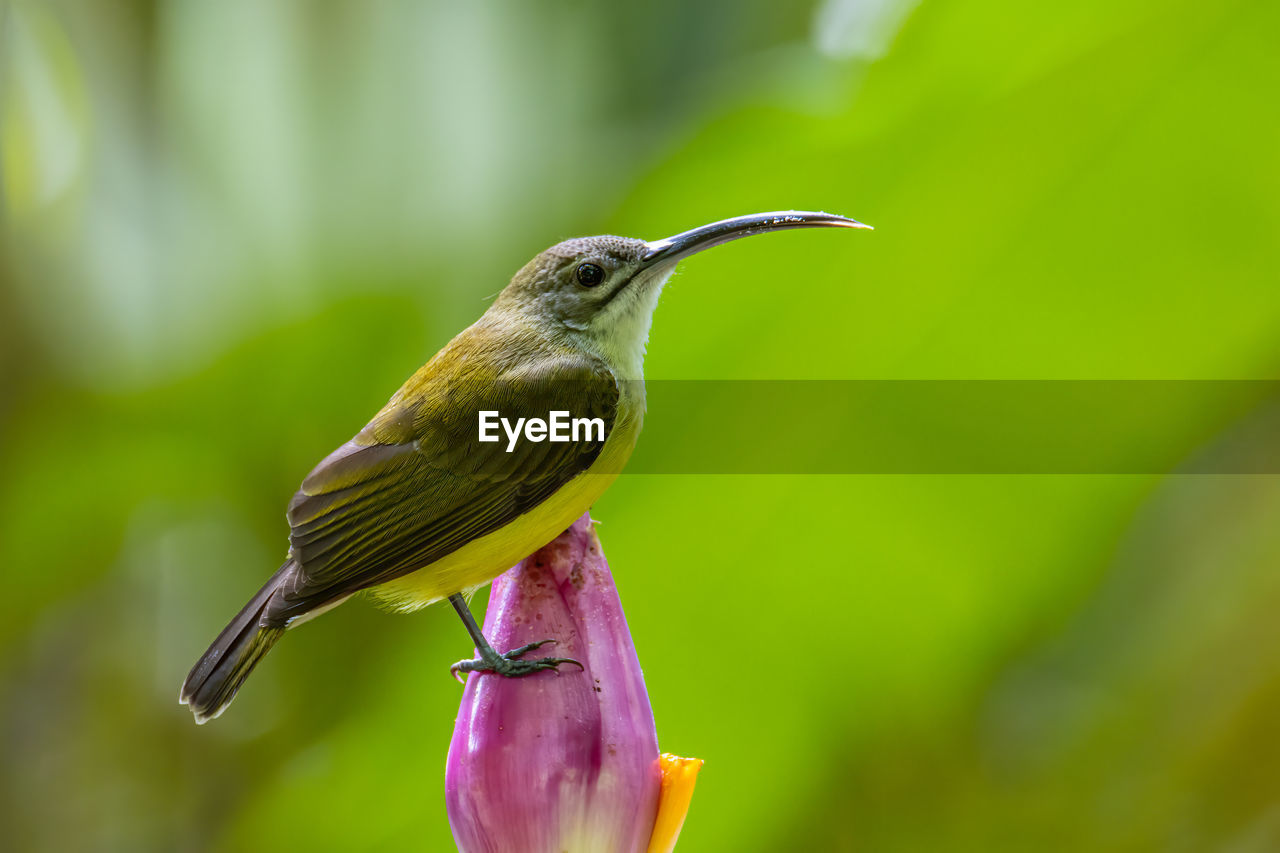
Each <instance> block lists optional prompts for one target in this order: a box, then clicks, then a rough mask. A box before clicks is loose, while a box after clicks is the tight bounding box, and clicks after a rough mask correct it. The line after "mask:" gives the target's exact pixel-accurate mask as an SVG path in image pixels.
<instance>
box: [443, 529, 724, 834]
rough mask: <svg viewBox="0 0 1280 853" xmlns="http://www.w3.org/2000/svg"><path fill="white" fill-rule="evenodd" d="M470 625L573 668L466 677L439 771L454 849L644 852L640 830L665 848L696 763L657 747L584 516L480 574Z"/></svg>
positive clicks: (623, 627)
mask: <svg viewBox="0 0 1280 853" xmlns="http://www.w3.org/2000/svg"><path fill="white" fill-rule="evenodd" d="M484 633H485V636H486V638H488V640H489V642H490V643H491V644H492V645H493V646H494V648H496V649H498V650H499V651H503V650H506V649H511V648H516V647H518V646H523V645H525V644H527V643H531V642H536V641H539V640H545V639H554V640H555V641H556V645H554V646H544V647H543V649H541V650H535V651H534V652H531V653H530V655H529V656H530V657H533V656H535V655H539V654H544V655H545V654H551V655H554V656H555V657H566V658H573V659H574V660H577V661H580V662H581V663H582V665H583V666H584V667H585V669H584V670H583V671H579V670H578V668H577V667H574V666H571V665H565V666H562V667H561V668H560V671H559V672H552V671H546V672H539V673H536V674H534V675H530V676H527V677H524V678H503V677H501V676H496V675H493V674H492V673H471V675H470V676H469V677H468V679H467V685H466V689H465V691H464V693H463V698H462V707H461V709H460V711H459V713H458V719H457V723H456V725H455V727H454V731H453V741H452V742H451V743H450V746H449V761H448V765H447V768H446V771H445V797H446V803H447V806H448V812H449V824H450V826H451V827H452V829H453V834H454V838H455V839H456V840H457V843H458V848H459V850H461V851H463V853H479V851H487V852H488V853H506V851H513V853H540V852H541V851H547V853H553V851H554V853H559V851H590V853H645V851H647V850H649V849H650V843H651V841H652V842H653V843H654V844H655V847H654V848H653V849H655V850H664V851H665V850H670V849H671V848H672V847H673V846H674V844H675V836H676V835H677V834H678V833H679V830H680V824H681V823H682V822H683V819H684V813H685V811H687V809H688V798H689V796H691V794H692V786H693V778H694V776H696V773H697V766H700V765H701V762H693V763H691V762H689V761H688V760H684V759H675V758H673V757H671V756H666V757H663V758H660V757H659V754H658V737H657V732H656V730H655V728H654V722H653V710H652V709H651V708H650V706H649V696H648V693H647V692H646V691H645V686H644V676H643V675H642V674H641V672H640V661H639V659H638V658H637V657H636V652H635V649H634V647H633V646H632V644H631V634H630V632H629V631H628V630H627V621H626V618H625V616H624V615H623V613H622V604H621V602H620V601H619V600H618V592H617V589H616V588H615V587H614V585H613V578H612V576H611V575H610V573H609V566H608V564H607V563H606V562H605V559H604V554H603V552H602V551H601V548H600V540H599V539H598V538H597V537H596V534H595V529H594V526H593V525H592V523H591V519H590V517H589V516H586V515H584V516H583V517H582V518H581V519H579V520H578V521H577V522H576V523H575V524H574V525H573V526H572V527H571V528H569V529H568V530H566V531H565V532H564V533H562V534H561V535H560V536H559V537H558V538H557V539H556V540H555V541H553V542H552V543H551V544H549V545H547V546H546V547H544V548H543V549H542V550H540V551H538V552H537V553H536V554H534V555H533V556H531V557H529V558H528V559H526V560H524V561H523V562H522V563H521V564H520V565H518V566H516V567H515V568H513V569H511V570H510V571H508V572H506V573H505V574H503V575H502V576H501V577H499V578H498V579H497V580H495V581H494V582H493V591H492V593H491V594H490V598H489V609H488V613H487V614H486V616H485V622H484ZM664 774H665V780H666V784H665V786H664ZM673 779H674V780H676V783H677V784H676V790H675V794H674V796H673V795H672V793H671V790H667V789H671V788H672V784H673V783H672V780H673ZM660 800H661V801H662V803H663V804H664V811H663V814H662V815H661V819H660V816H659V802H660ZM667 803H672V804H674V806H673V808H665V806H666V804H667ZM673 809H674V810H678V811H679V814H678V815H677V814H675V813H674V810H673ZM655 825H658V827H659V832H658V833H656V834H655ZM659 836H660V837H659Z"/></svg>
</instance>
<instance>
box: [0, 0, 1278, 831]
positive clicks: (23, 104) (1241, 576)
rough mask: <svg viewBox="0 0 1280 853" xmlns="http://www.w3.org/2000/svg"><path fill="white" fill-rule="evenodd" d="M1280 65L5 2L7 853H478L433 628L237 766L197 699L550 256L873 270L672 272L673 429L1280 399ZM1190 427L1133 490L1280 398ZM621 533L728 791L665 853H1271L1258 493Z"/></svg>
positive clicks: (832, 479) (1263, 508) (1100, 486)
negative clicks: (978, 394) (765, 411)
mask: <svg viewBox="0 0 1280 853" xmlns="http://www.w3.org/2000/svg"><path fill="white" fill-rule="evenodd" d="M1278 26H1280V6H1278V5H1277V4H1275V3H1270V2H1266V0H1253V2H1249V1H1248V0H1240V2H1235V0H1224V1H1223V2H1219V3H1211V4H1205V3H1192V2H1186V1H1185V0H1158V2H1157V0H1119V2H1117V0H1106V1H1105V2H1103V1H1102V0H1081V2H1075V3H1065V4H1064V3H1057V4H1034V3H1010V2H1004V3H1001V2H994V0H969V2H946V0H919V2H916V0H822V2H794V3H780V2H776V0H715V2H698V3H690V2H687V0H651V2H648V3H643V4H641V3H633V4H607V3H587V2H561V1H560V0H551V1H550V2H528V0H509V2H496V1H494V2H490V0H483V1H482V2H473V3H458V2H445V0H432V2H403V3H389V2H354V1H353V2H326V3H320V2H313V3H307V2H301V1H300V0H297V2H285V1H284V0H280V2H271V3H259V2H254V0H224V1H223V2H219V3H200V2H178V1H177V0H174V1H173V2H162V1H161V0H126V2H116V3H85V2H76V0H50V2H37V1H36V0H6V2H2V3H0V198H2V215H3V223H2V235H3V236H2V242H0V573H2V577H3V580H4V586H3V589H4V592H3V595H0V755H2V756H3V758H2V760H0V827H2V828H3V829H2V830H0V832H2V833H3V836H4V841H3V846H4V847H5V848H6V849H12V850H24V851H25V850H37V851H44V850H50V851H52V850H57V851H65V850H113V851H114V850H157V851H200V850H266V849H284V850H292V849H310V850H405V849H422V850H443V849H449V846H450V844H451V841H450V836H449V832H448V827H447V823H446V820H445V815H444V803H443V791H442V788H443V769H444V758H445V751H446V748H447V744H448V740H449V735H450V731H451V727H452V724H453V717H454V714H455V712H456V709H457V702H458V700H459V698H460V690H459V689H458V687H457V685H456V684H455V683H454V682H452V681H451V680H450V679H449V677H448V674H447V671H446V667H447V665H448V664H449V663H450V662H452V661H453V660H455V659H457V658H459V657H461V656H462V655H463V654H465V653H466V651H467V649H466V647H465V640H464V637H463V634H462V631H461V629H460V627H459V625H458V624H457V621H456V618H455V617H454V615H453V614H452V613H451V612H449V611H448V609H447V608H446V609H441V608H433V609H431V610H428V611H426V612H423V613H420V614H417V615H414V616H412V617H392V616H388V615H386V614H383V613H380V612H378V611H377V610H376V609H374V608H373V607H372V606H371V605H370V604H368V603H365V602H359V603H353V604H349V605H348V606H346V607H343V608H341V609H339V610H337V611H335V612H333V613H332V614H330V615H328V616H326V617H325V618H324V619H321V620H318V621H317V622H315V623H314V624H311V625H308V626H307V627H306V628H305V629H303V630H302V631H299V632H298V634H297V635H292V636H291V637H290V638H289V641H288V642H285V643H282V644H281V645H280V646H279V647H278V649H277V650H276V651H275V652H273V653H272V655H271V656H270V657H269V658H268V659H267V660H266V661H265V663H264V664H263V665H262V666H261V667H260V668H259V670H258V671H257V673H256V674H255V675H254V677H253V679H252V680H251V681H250V682H249V684H248V687H247V688H246V689H245V690H244V691H243V693H242V694H241V696H240V698H239V699H238V700H237V702H236V704H235V706H234V707H233V708H232V709H231V711H230V712H229V713H228V714H226V715H225V716H224V717H223V718H221V719H220V720H218V721H217V723H215V724H213V725H210V726H206V727H203V728H197V727H195V726H194V725H192V722H191V719H190V716H189V714H188V713H187V712H186V710H185V709H183V708H180V707H179V706H178V705H177V704H176V701H175V700H176V694H177V688H178V684H179V682H180V681H181V679H182V677H183V675H184V674H185V672H186V670H187V668H188V667H189V666H190V664H191V663H192V662H193V661H194V659H195V657H196V656H197V655H198V654H199V652H200V651H202V650H203V649H204V647H205V645H206V643H207V642H208V641H209V640H210V639H211V638H212V637H213V635H214V634H215V633H216V632H217V630H218V629H219V628H220V627H221V626H222V624H223V623H224V621H225V620H226V619H227V618H228V617H229V616H230V615H231V614H232V613H233V612H234V611H235V610H236V609H237V608H238V607H239V606H240V604H241V603H242V602H243V601H244V600H245V599H246V598H247V597H248V595H249V594H250V593H251V592H252V591H253V590H254V589H256V588H257V586H258V584H259V583H260V582H261V580H262V579H264V578H265V577H266V576H267V574H269V573H270V572H271V571H272V570H273V569H274V568H275V566H276V565H278V562H279V560H280V558H281V557H282V555H283V552H284V549H285V545H286V538H285V537H286V533H287V530H286V527H285V524H284V520H283V509H284V506H285V504H286V502H287V501H288V499H289V497H290V496H291V494H292V493H293V491H294V489H295V488H296V487H297V485H298V483H299V482H300V480H301V478H302V476H303V475H304V474H305V473H306V471H308V470H309V468H310V467H311V465H312V464H314V463H315V462H316V461H317V460H318V459H320V458H321V457H322V456H323V455H325V454H326V453H327V452H328V451H329V450H330V449H331V448H332V447H334V446H335V445H337V444H338V443H340V442H341V441H343V440H345V439H346V438H347V437H349V436H350V435H351V434H352V433H354V432H355V431H356V430H357V429H358V428H359V427H360V426H361V425H362V424H363V423H364V421H365V419H366V418H367V417H368V416H369V415H371V414H372V413H373V412H374V411H375V410H376V409H377V408H378V407H379V406H380V405H381V404H382V403H383V402H384V401H385V400H386V398H387V397H388V396H389V395H390V393H391V392H392V391H393V390H394V389H395V388H396V387H397V386H398V385H399V383H400V382H401V381H402V380H403V379H404V378H405V377H406V376H407V375H408V374H409V373H410V372H411V371H412V370H413V369H415V368H416V367H417V366H418V364H420V363H421V362H422V361H424V360H425V359H426V358H427V357H428V356H429V355H431V354H432V353H433V352H434V351H435V350H436V349H437V348H438V347H439V346H440V345H441V344H443V343H444V342H445V341H446V340H447V339H448V338H449V337H450V336H451V335H452V334H453V333H455V332H456V331H457V330H459V329H461V328H462V327H463V326H465V325H466V324H467V323H469V322H471V321H472V320H473V319H474V318H475V317H476V316H478V315H479V313H480V312H481V311H482V310H483V309H484V307H485V305H486V304H487V300H488V298H489V297H491V296H492V295H493V294H494V293H495V292H496V291H497V290H499V289H500V288H501V287H502V285H503V284H504V283H505V282H506V280H507V278H508V277H509V276H510V274H511V273H512V272H513V271H514V270H515V269H516V268H518V267H519V266H520V265H521V264H522V263H523V262H524V261H525V260H526V259H527V258H528V257H530V256H531V255H533V254H534V253H535V252H537V251H539V250H540V249H541V248H543V247H544V246H546V245H548V244H550V243H552V242H555V241H557V240H560V239H563V238H565V237H569V236H576V235H581V234H592V233H602V232H612V233H621V234H627V235H633V236H641V237H646V238H650V239H652V238H657V237H660V236H665V235H666V234H668V233H671V232H673V231H676V230H681V229H684V228H687V227H692V226H694V225H697V224H701V223H702V222H705V221H709V220H712V219H718V218H721V217H724V216H730V215H736V214H740V213H746V212H751V211H758V210H771V209H778V208H791V207H800V208H813V209H828V210H835V211H839V212H843V213H846V214H849V215H852V216H856V217H859V218H862V219H864V220H865V221H868V222H871V223H873V224H874V225H875V226H877V230H876V231H875V232H874V233H873V234H855V235H843V234H841V235H832V234H829V233H825V232H807V233H797V234H787V235H777V236H773V237H769V238H761V239H759V240H748V241H745V242H742V243H737V244H735V245H734V246H732V247H729V248H725V249H719V250H717V251H715V252H712V253H709V254H706V255H703V256H700V257H698V258H696V259H694V260H692V261H690V262H688V263H687V264H686V265H685V267H684V271H683V272H682V273H681V274H680V275H678V276H677V278H676V279H675V280H674V281H673V283H672V284H671V286H670V287H669V289H668V292H667V293H666V295H665V297H664V301H663V304H662V305H661V307H660V309H659V311H658V315H657V318H656V322H655V326H654V332H653V336H652V339H651V346H650V357H649V362H648V372H649V374H650V376H653V377H661V378H671V379H706V378H711V379H898V380H900V379H996V378H1017V379H1046V380H1047V379H1064V378H1069V379H1133V378H1141V379H1168V380H1191V379H1197V380H1221V379H1274V378H1276V372H1277V368H1278V367H1280V276H1278V275H1277V261H1278V260H1280V258H1278V255H1280V251H1278V250H1277V246H1278V245H1280V242H1278V241H1277V240H1276V234H1277V227H1278V226H1280V158H1278V157H1277V152H1280V120H1278V116H1277V101H1276V97H1275V94H1276V92H1277V91H1280V64H1278V63H1277V59H1276V52H1275V33H1276V32H1277V27H1278ZM926 414H927V413H917V417H912V413H910V412H903V413H902V417H903V421H902V422H901V423H899V424H898V426H899V427H901V429H902V430H915V431H918V430H919V429H921V427H920V420H919V418H920V417H923V416H924V415H926ZM682 416H683V415H682V413H681V412H678V411H662V410H651V413H650V420H651V422H659V421H665V422H667V423H668V429H667V431H666V433H665V435H666V436H668V437H670V440H672V441H675V440H677V439H678V437H679V435H680V433H679V430H673V429H670V428H669V425H670V423H671V422H673V421H676V420H678V419H679V418H681V417H682ZM1197 416H1198V417H1199V418H1200V421H1198V422H1201V423H1219V424H1220V427H1221V428H1220V429H1217V430H1216V431H1215V432H1212V433H1211V434H1209V435H1208V436H1206V435H1205V434H1204V433H1203V431H1188V430H1186V429H1183V428H1182V426H1181V424H1179V423H1165V422H1161V421H1159V420H1157V421H1156V422H1155V423H1153V424H1148V426H1147V427H1146V432H1144V434H1143V441H1144V443H1146V444H1148V445H1149V446H1153V447H1158V448H1160V449H1161V452H1162V453H1164V454H1166V455H1167V456H1168V457H1169V458H1172V459H1178V460H1188V461H1190V460H1196V459H1201V460H1203V459H1204V458H1206V455H1208V457H1209V458H1215V456H1214V455H1215V454H1219V455H1223V456H1224V457H1229V458H1231V459H1234V460H1241V459H1244V460H1248V459H1250V458H1253V457H1254V456H1257V457H1258V458H1269V457H1268V456H1267V454H1269V453H1273V452H1274V441H1275V440H1277V439H1276V436H1277V431H1276V430H1275V429H1274V428H1266V427H1267V425H1273V426H1274V424H1276V423H1277V419H1276V410H1275V409H1274V408H1273V407H1272V405H1271V404H1270V403H1268V402H1267V401H1266V400H1263V401H1261V402H1260V403H1259V405H1258V407H1257V408H1256V410H1250V411H1248V412H1245V413H1243V414H1241V413H1239V412H1233V413H1231V416H1230V417H1222V418H1218V419H1217V421H1215V412H1212V411H1209V412H1200V413H1198V415H1197ZM1260 425H1261V426H1260ZM893 426H894V425H893V424H892V423H890V424H888V425H887V426H885V427H883V428H885V429H890V430H892V428H893ZM829 428H830V429H831V430H843V429H849V430H851V431H850V432H849V433H848V435H849V440H850V441H856V440H859V434H858V433H857V432H856V431H854V430H853V426H851V425H848V424H839V423H837V424H831V425H829ZM665 440H667V439H659V438H655V439H654V441H655V442H658V445H655V446H647V447H646V452H647V453H651V454H656V455H657V456H658V457H660V456H661V454H662V453H663V452H664V450H663V447H662V446H660V444H661V441H665ZM1200 467H1201V468H1202V469H1206V468H1207V469H1208V470H1212V468H1213V466H1212V465H1209V466H1200ZM1246 467H1247V464H1246ZM1261 467H1262V466H1260V468H1261ZM595 515H596V516H597V517H598V518H599V519H600V520H601V521H602V522H603V525H602V527H601V535H602V537H603V540H604V544H605V547H606V551H607V553H608V556H609V559H610V561H611V563H612V565H613V567H614V572H615V575H616V579H617V582H618V585H619V587H620V589H621V592H622V595H623V600H624V603H625V605H626V606H627V609H628V614H629V619H630V623H631V627H632V631H633V634H634V638H635V642H636V645H637V648H638V649H639V653H640V657H641V660H642V662H643V664H644V666H645V672H646V676H647V679H648V685H649V689H650V692H651V696H652V701H653V704H654V709H655V714H656V717H657V719H658V728H659V737H660V740H661V742H662V745H663V747H664V748H665V749H667V750H670V751H673V752H677V753H679V754H684V755H696V756H700V757H702V758H704V759H706V761H707V764H706V768H705V770H704V772H703V775H702V777H701V780H700V783H699V787H698V790H697V793H696V796H695V798H694V803H693V808H692V810H691V813H690V817H689V821H688V823H687V825H686V828H685V833H684V836H683V839H682V842H681V849H682V850H687V851H694V850H707V851H718V850H739V851H751V850H762V851H763V850H901V851H916V850H1000V849H1010V850H1025V849H1032V848H1040V849H1070V850H1084V849H1088V850H1141V849H1162V850H1209V849H1213V850H1233V851H1250V850H1273V849H1277V848H1280V738H1278V737H1277V735H1278V734H1280V724H1278V723H1277V720H1280V654H1278V650H1280V620H1278V619H1277V618H1276V612H1277V610H1278V609H1280V524H1278V523H1277V520H1278V519H1280V480H1278V479H1277V478H1276V477H1274V476H1263V475H1258V476H1213V475H1211V474H1197V475H1190V474H1186V473H1179V466H1178V465H1174V466H1172V467H1171V470H1170V471H1169V472H1165V473H1156V474H1145V475H1133V474H1117V473H1110V474H1109V473H1106V472H1099V473H1095V474H1088V475H1072V476H1051V475H1035V476H1031V475H1002V476H995V475H981V474H978V475H971V476H957V475H933V476H930V475H912V476H905V475H902V476H893V475H881V476H785V475H774V476H745V475H739V476H678V475H661V476H660V475H651V476H638V475H627V476H624V477H623V478H621V479H620V480H619V482H618V483H617V484H616V485H615V486H614V487H613V489H612V490H611V491H610V492H609V493H608V494H607V495H606V496H605V498H604V499H603V500H602V501H601V502H600V504H599V505H598V506H597V507H596V509H595ZM483 602H484V599H483V594H482V595H481V596H480V598H479V599H478V601H477V605H476V606H477V610H478V609H479V608H480V607H481V606H483Z"/></svg>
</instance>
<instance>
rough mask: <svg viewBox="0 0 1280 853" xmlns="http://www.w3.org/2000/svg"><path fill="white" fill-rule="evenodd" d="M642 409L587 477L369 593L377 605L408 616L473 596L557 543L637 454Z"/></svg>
mask: <svg viewBox="0 0 1280 853" xmlns="http://www.w3.org/2000/svg"><path fill="white" fill-rule="evenodd" d="M642 407H643V401H640V402H639V405H638V406H637V407H636V410H635V412H636V413H635V415H633V416H627V415H622V416H620V417H619V418H618V422H617V424H616V425H615V427H614V429H613V431H612V432H611V433H610V434H609V439H608V441H606V442H605V445H604V448H603V450H601V452H600V455H599V456H598V457H597V458H596V461H595V462H594V463H593V464H592V465H591V467H590V468H588V469H587V470H586V471H585V472H583V473H582V474H579V475H578V476H577V477H574V478H573V479H572V480H570V481H569V482H568V483H565V484H564V486H562V487H561V488H560V489H559V490H558V491H557V492H556V493H555V494H553V495H552V496H551V497H549V498H547V499H546V500H545V501H543V502H542V503H540V504H538V506H536V507H534V508H533V509H532V510H530V511H529V512H527V513H525V514H524V515H521V516H519V517H518V518H516V519H515V520H514V521H512V522H511V523H509V524H507V525H506V526H505V527H501V528H499V529H497V530H495V531H494V532H492V533H490V534H488V535H486V536H482V537H480V538H479V539H474V540H472V541H471V542H468V543H467V544H466V545H463V546H462V547H461V548H459V549H458V550H456V551H454V552H453V553H452V554H449V555H448V556H446V557H442V558H441V559H439V560H437V561H435V562H434V563H431V564H430V565H427V566H424V567H423V568H421V569H418V570H417V571H416V572H413V573H412V574H408V575H405V576H404V577H400V578H396V579H395V580H393V581H389V582H387V583H384V584H382V585H381V586H377V587H374V588H373V589H372V590H371V592H372V593H373V595H374V597H375V598H376V599H377V600H378V603H379V604H382V605H383V606H385V607H388V608H390V609H392V610H398V611H401V612H409V611H412V610H417V609H418V608H420V607H426V606H427V605H428V604H432V603H434V602H437V601H440V600H442V599H444V598H448V597H449V596H450V595H453V594H454V593H455V592H464V591H471V590H474V589H475V588H477V587H480V586H484V585H485V584H486V583H488V582H489V581H491V580H493V579H494V578H496V577H497V576H498V575H500V574H502V573H503V572H505V571H506V570H507V569H509V568H511V567H512V566H514V565H515V564H516V563H518V562H520V561H521V560H523V559H524V558H525V557H527V556H529V555H530V554H532V553H533V552H534V551H537V550H538V549H539V548H541V547H542V546H543V545H546V544H547V543H548V542H550V541H551V540H552V539H555V538H556V537H557V536H559V535H560V534H561V533H563V532H564V531H565V530H566V529H567V528H568V527H569V525H571V524H573V523H574V522H575V521H577V520H578V519H579V518H580V517H581V516H582V514H583V513H584V512H586V511H587V510H588V509H590V508H591V505H592V504H593V503H595V502H596V499H597V498H599V497H600V496H601V495H602V494H604V491H605V489H607V488H609V486H610V485H611V484H612V483H613V481H614V480H616V479H617V478H618V474H619V472H621V470H622V467H623V466H624V465H625V464H626V463H627V459H629V458H630V456H631V451H632V450H633V449H634V448H635V442H636V437H637V436H638V435H639V433H640V424H641V418H642V416H643V408H642ZM626 408H630V407H626ZM624 411H625V408H624ZM628 414H630V413H628Z"/></svg>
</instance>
